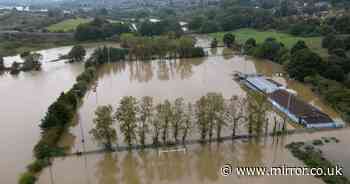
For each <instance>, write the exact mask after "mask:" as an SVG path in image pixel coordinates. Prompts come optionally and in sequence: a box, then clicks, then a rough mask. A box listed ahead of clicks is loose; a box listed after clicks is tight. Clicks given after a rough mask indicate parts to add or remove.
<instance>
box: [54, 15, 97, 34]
mask: <svg viewBox="0 0 350 184" xmlns="http://www.w3.org/2000/svg"><path fill="white" fill-rule="evenodd" d="M90 21H91V20H90V19H84V18H76V19H68V20H64V21H62V22H59V23H57V24H53V25H50V26H49V27H47V30H49V31H50V32H59V31H60V32H61V31H63V32H69V31H74V30H75V29H76V28H77V27H78V25H79V24H84V23H88V22H90Z"/></svg>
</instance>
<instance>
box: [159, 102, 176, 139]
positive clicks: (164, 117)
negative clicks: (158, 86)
mask: <svg viewBox="0 0 350 184" xmlns="http://www.w3.org/2000/svg"><path fill="white" fill-rule="evenodd" d="M158 113H160V119H161V122H160V123H161V129H162V141H163V144H168V136H169V126H170V123H171V121H172V118H173V111H172V109H171V103H170V102H169V101H168V100H165V101H164V103H163V104H161V105H160V106H159V109H158Z"/></svg>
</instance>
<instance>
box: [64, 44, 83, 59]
mask: <svg viewBox="0 0 350 184" xmlns="http://www.w3.org/2000/svg"><path fill="white" fill-rule="evenodd" d="M85 55H86V50H85V48H84V47H83V46H81V45H75V46H74V47H73V48H72V49H71V50H70V51H69V53H68V59H69V62H80V61H83V60H84V57H85Z"/></svg>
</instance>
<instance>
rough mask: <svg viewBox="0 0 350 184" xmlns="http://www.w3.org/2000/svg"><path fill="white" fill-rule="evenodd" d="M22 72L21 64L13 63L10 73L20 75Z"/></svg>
mask: <svg viewBox="0 0 350 184" xmlns="http://www.w3.org/2000/svg"><path fill="white" fill-rule="evenodd" d="M20 71H21V68H20V64H19V63H18V62H16V61H15V62H13V63H12V65H11V68H10V73H11V74H13V75H16V74H18V73H19V72H20Z"/></svg>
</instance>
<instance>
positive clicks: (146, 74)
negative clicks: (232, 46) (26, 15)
mask: <svg viewBox="0 0 350 184" xmlns="http://www.w3.org/2000/svg"><path fill="white" fill-rule="evenodd" d="M199 43H200V44H207V43H208V41H206V40H200V42H199ZM95 46H96V45H95ZM95 46H91V49H88V54H91V52H92V48H93V47H95ZM69 50H70V47H60V48H55V49H48V50H44V51H40V52H39V53H41V54H43V58H44V60H43V70H42V71H40V72H27V73H23V72H22V73H20V74H19V75H18V76H11V75H8V74H4V75H1V76H0V89H1V90H0V101H1V103H0V117H1V128H0V139H1V146H0V153H1V156H2V159H1V160H0V164H1V165H3V166H8V167H5V168H2V169H1V172H0V173H1V177H0V183H16V181H17V178H18V175H19V174H20V173H21V172H22V171H24V168H25V166H26V164H28V163H29V162H31V161H32V153H31V150H32V148H33V146H34V144H35V143H36V142H37V140H38V139H39V136H40V129H39V127H38V125H39V123H40V119H41V118H42V117H43V116H44V114H45V112H46V110H47V107H48V106H49V105H50V104H51V103H52V102H53V101H54V100H55V99H56V98H57V97H58V96H59V93H60V92H62V91H64V90H67V89H69V88H70V87H71V86H72V84H73V83H74V80H75V77H76V76H77V75H78V74H80V73H81V72H82V70H83V65H82V64H65V63H64V62H63V61H60V62H50V61H52V60H55V59H57V58H58V56H59V55H60V54H66V53H67V52H68V51H69ZM209 53H211V54H217V55H220V54H222V53H225V54H229V55H225V56H209V57H207V58H201V59H187V60H176V61H149V62H121V63H117V64H109V65H105V66H103V67H102V68H101V69H100V70H99V72H98V82H97V88H96V91H93V90H91V91H90V92H88V94H87V95H86V96H85V98H84V103H83V104H82V106H81V108H80V109H79V112H78V115H77V121H76V122H75V124H74V125H73V127H72V128H71V130H70V131H69V132H67V134H66V135H65V136H64V138H63V139H62V141H61V144H62V145H63V146H69V147H70V150H69V151H70V152H72V153H74V152H76V151H82V150H83V145H82V143H81V140H82V139H83V137H84V140H85V144H84V145H85V149H86V150H94V149H98V148H99V146H98V145H97V144H96V143H95V142H94V141H93V140H92V137H91V136H90V134H89V133H88V132H89V131H90V129H91V128H92V119H93V117H94V111H95V110H96V108H97V106H100V105H106V104H111V105H113V106H114V107H116V105H117V104H118V103H119V100H120V99H121V98H122V97H123V96H135V97H142V96H147V95H148V96H153V97H154V98H155V100H156V101H161V100H164V99H170V100H174V99H175V98H177V97H184V99H185V100H187V101H195V100H197V99H198V98H199V97H200V96H202V95H205V94H206V93H208V92H220V93H222V94H223V95H224V97H225V98H229V97H231V96H232V95H238V96H244V95H245V91H244V90H243V89H242V88H241V87H240V85H239V84H238V83H236V82H234V81H233V80H232V76H231V74H232V73H233V72H234V71H242V72H247V73H256V72H257V73H263V74H266V75H269V76H272V77H273V78H275V79H276V80H278V81H280V82H281V83H285V84H287V83H288V86H289V87H291V88H293V89H295V90H296V91H297V92H298V94H299V96H300V97H301V98H303V99H305V100H307V101H309V102H311V103H313V104H315V105H316V106H318V107H320V108H321V109H322V110H324V111H325V112H327V113H329V114H330V115H331V116H332V117H334V118H337V117H338V115H337V114H336V113H335V112H334V111H333V110H332V109H331V108H329V107H327V106H326V105H325V104H323V103H322V102H321V100H320V99H319V98H318V97H317V96H315V95H314V94H313V93H312V92H311V90H310V89H309V88H308V87H305V86H304V85H302V84H300V83H296V82H294V81H293V82H291V81H286V80H284V79H283V78H281V77H275V73H279V72H282V71H283V70H282V68H281V67H280V66H279V65H276V64H274V63H271V62H265V61H256V60H253V59H251V58H249V57H244V56H239V55H232V54H231V55H230V53H231V52H230V51H229V50H227V49H224V50H222V49H216V50H209ZM13 61H20V57H19V56H14V57H7V58H5V63H6V65H10V64H11V63H12V62H13ZM238 133H239V132H238ZM344 135H346V134H345V133H344ZM306 136H308V135H306ZM344 137H345V136H344ZM304 138H305V135H303V136H300V139H304ZM285 142H287V141H285ZM285 142H279V144H276V143H273V142H272V140H266V141H265V142H264V141H263V142H260V143H246V142H240V141H238V142H236V143H234V144H232V143H231V142H225V143H223V144H221V145H217V144H212V145H211V146H208V145H207V146H203V147H202V146H200V145H193V146H189V147H188V150H187V152H186V154H184V153H172V154H164V155H158V152H157V151H156V150H147V151H145V152H143V153H140V152H133V153H127V152H123V153H113V154H91V155H87V156H82V157H75V156H71V157H67V158H59V159H56V160H55V161H54V164H53V166H52V167H51V168H50V169H46V170H45V171H44V172H43V173H42V175H41V176H40V179H39V183H40V184H48V183H60V184H70V183H76V184H86V183H91V184H114V183H132V184H134V183H159V184H160V183H180V182H182V183H232V181H240V183H280V182H281V181H282V180H283V181H284V183H285V182H287V183H288V182H290V183H295V182H299V183H312V184H317V183H322V182H321V181H320V180H319V179H316V178H313V177H298V178H293V179H291V180H286V178H285V177H252V178H238V177H236V176H232V177H222V176H221V175H220V172H219V168H220V167H221V166H222V165H223V164H225V163H232V164H233V165H240V164H252V165H255V164H256V163H261V164H267V165H269V164H271V165H273V164H280V163H281V162H282V163H283V161H285V162H288V163H290V164H296V165H300V164H301V163H300V162H299V161H298V160H296V159H295V158H294V157H292V156H291V154H290V153H289V152H288V151H287V150H285V149H284V146H283V144H284V143H285ZM344 144H345V143H344ZM339 145H340V144H339ZM329 149H336V148H329ZM349 152H350V151H349ZM334 154H335V153H334ZM329 156H330V158H333V157H334V158H341V159H346V157H345V156H343V157H341V156H338V155H336V156H334V155H331V154H330V155H329ZM347 163H350V162H347ZM348 168H350V165H349V167H348Z"/></svg>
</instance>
